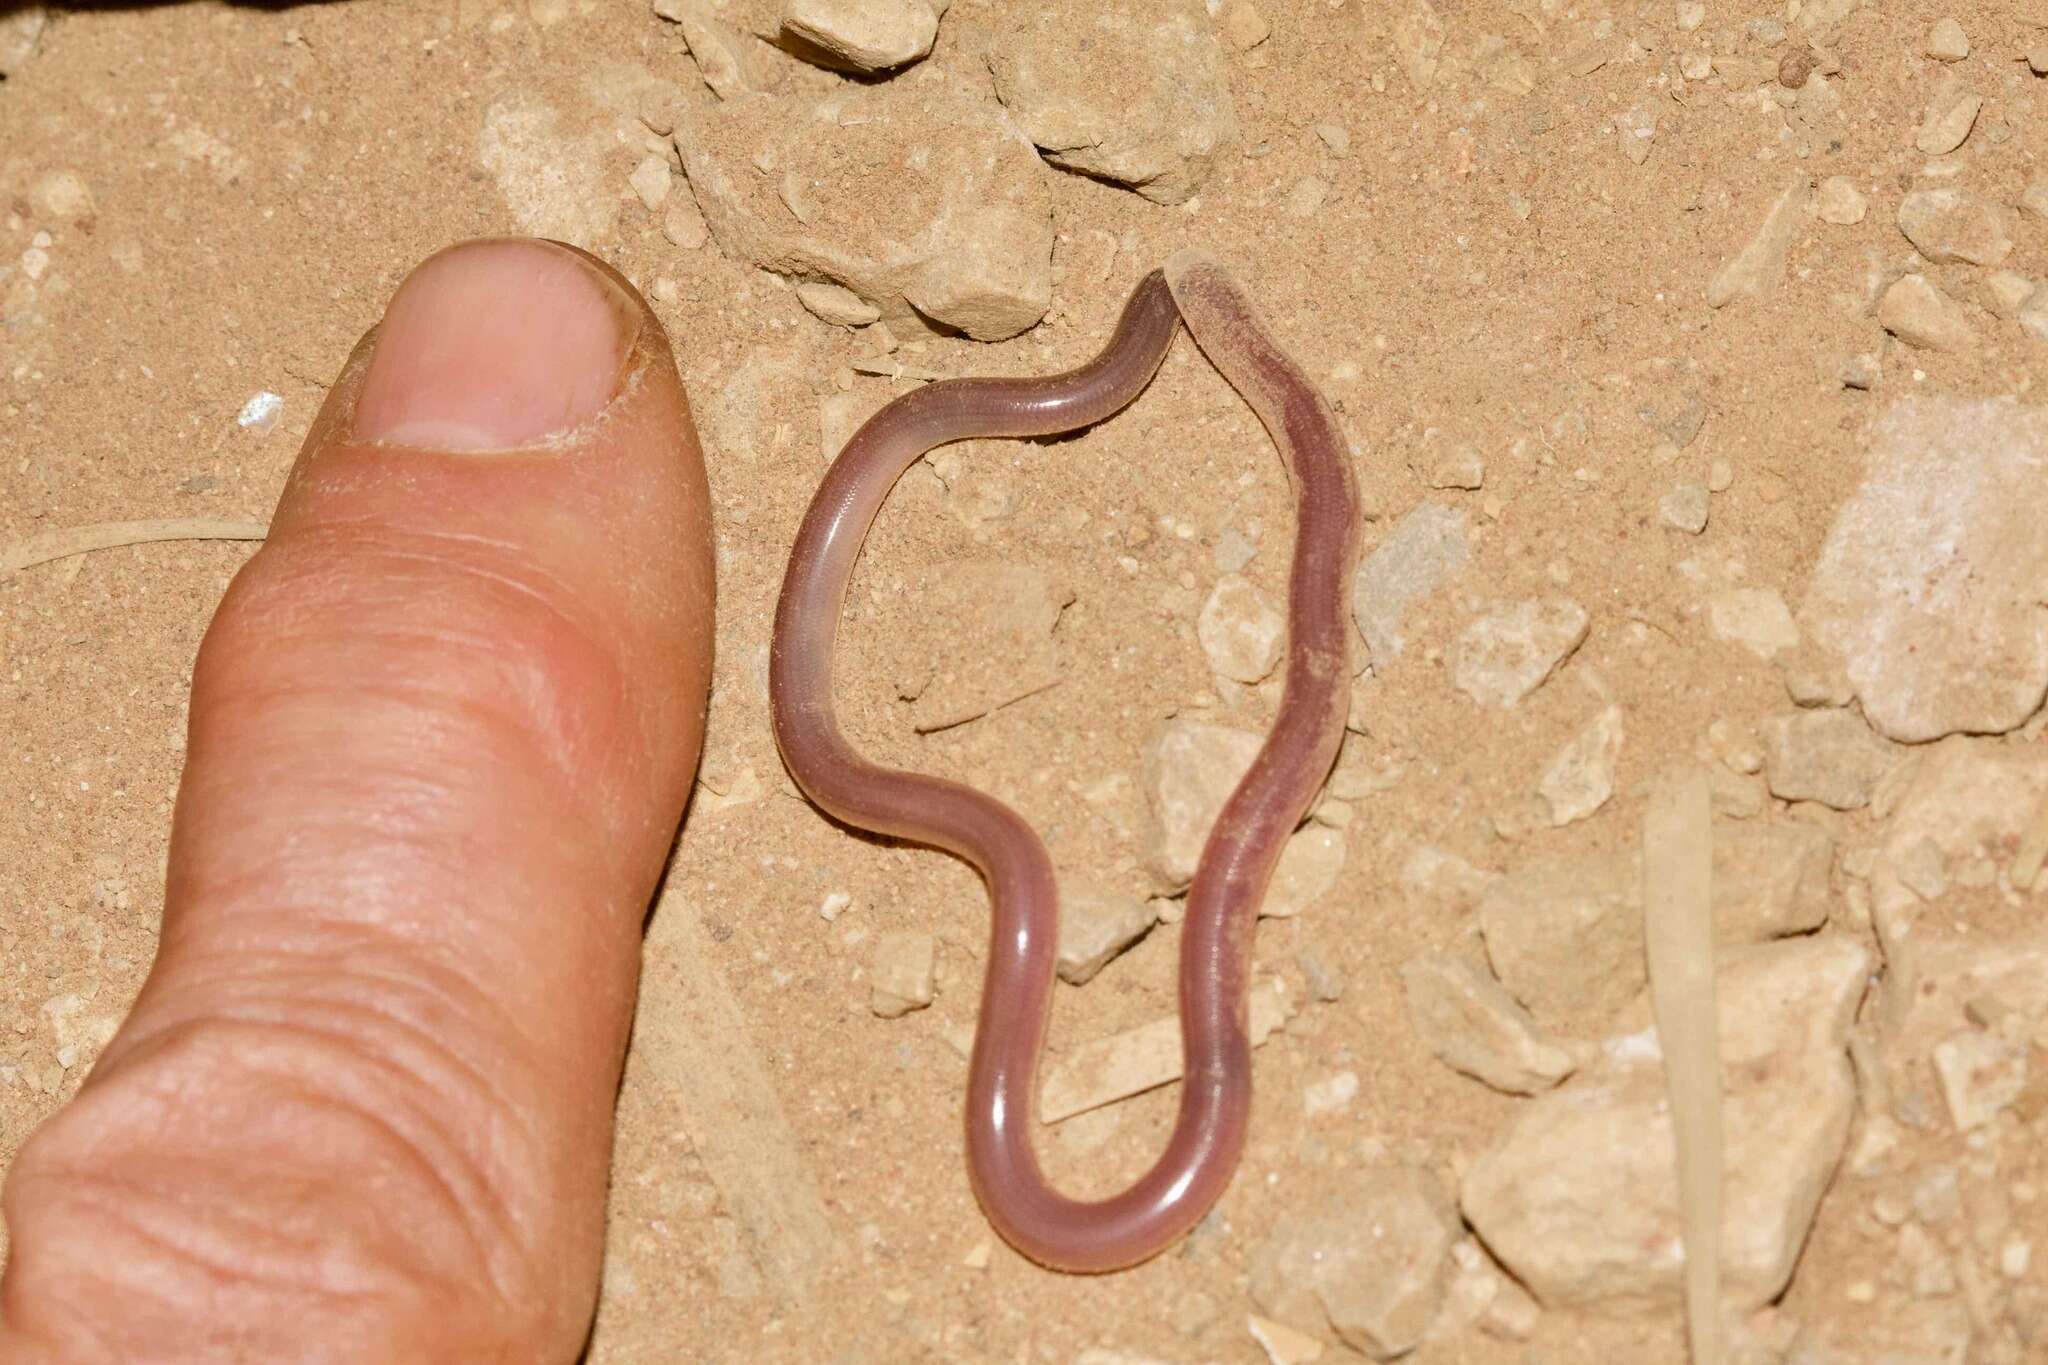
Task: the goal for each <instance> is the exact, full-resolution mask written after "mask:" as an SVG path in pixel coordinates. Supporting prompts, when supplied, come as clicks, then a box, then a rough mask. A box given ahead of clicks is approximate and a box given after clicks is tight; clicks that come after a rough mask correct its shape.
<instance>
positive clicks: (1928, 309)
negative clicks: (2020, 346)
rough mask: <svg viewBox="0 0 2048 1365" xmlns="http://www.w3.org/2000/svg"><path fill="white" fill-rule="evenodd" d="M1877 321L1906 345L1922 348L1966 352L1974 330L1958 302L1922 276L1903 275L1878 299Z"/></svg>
mask: <svg viewBox="0 0 2048 1365" xmlns="http://www.w3.org/2000/svg"><path fill="white" fill-rule="evenodd" d="M1877 320H1878V322H1879V323H1881V324H1882V325H1883V327H1884V329H1885V330H1886V331H1887V332H1890V333H1891V334H1892V335H1893V336H1895V337H1897V338H1898V339H1899V340H1901V341H1903V342H1905V343H1906V344H1907V345H1908V346H1914V347H1917V348H1919V349H1921V350H1924V351H1966V350H1969V349H1970V348H1971V347H1973V346H1975V345H1976V344H1977V329H1976V328H1975V327H1972V326H1971V325H1970V317H1969V314H1967V313H1965V312H1964V311H1963V307H1962V305H1961V304H1959V303H1957V302H1956V301H1955V300H1954V299H1952V298H1950V297H1949V296H1948V295H1947V294H1944V293H1943V292H1942V291H1941V289H1940V287H1939V286H1938V285H1936V284H1935V283H1934V282H1933V281H1932V280H1930V279H1928V278H1927V277H1926V276H1925V275H1902V276H1900V277H1899V279H1897V280H1896V281H1894V282H1893V284H1892V286H1891V287H1890V288H1889V289H1887V290H1885V291H1884V294H1883V295H1882V296H1881V297H1880V298H1879V299H1878V301H1877Z"/></svg>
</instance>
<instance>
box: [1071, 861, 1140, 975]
mask: <svg viewBox="0 0 2048 1365" xmlns="http://www.w3.org/2000/svg"><path fill="white" fill-rule="evenodd" d="M1158 922H1159V912H1158V911H1157V910H1155V909H1153V907H1152V906H1151V904H1150V903H1149V902H1146V901H1141V900H1139V899H1138V898H1137V897H1136V896H1125V895H1119V894H1118V893H1116V892H1113V891H1101V890H1097V889H1095V888H1093V887H1087V886H1077V887H1062V888H1061V890H1060V937H1059V974H1060V980H1062V981H1065V982H1067V983H1069V984H1070V985H1075V986H1079V985H1083V984H1085V983H1086V982H1088V981H1089V980H1091V979H1092V978H1093V977H1094V976H1095V974H1096V973H1097V972H1099V971H1101V970H1102V968H1103V967H1104V965H1105V964H1107V963H1108V962H1109V960H1110V959H1111V958H1113V957H1115V956H1116V955H1117V954H1118V953H1121V952H1122V951H1123V950H1124V949H1126V948H1128V947H1130V946H1131V945H1132V944H1133V943H1136V942H1137V941H1138V940H1139V939H1141V938H1143V937H1144V936H1145V935H1146V933H1147V932H1148V931H1149V930H1150V929H1151V928H1152V926H1153V925H1154V924H1156V923H1158Z"/></svg>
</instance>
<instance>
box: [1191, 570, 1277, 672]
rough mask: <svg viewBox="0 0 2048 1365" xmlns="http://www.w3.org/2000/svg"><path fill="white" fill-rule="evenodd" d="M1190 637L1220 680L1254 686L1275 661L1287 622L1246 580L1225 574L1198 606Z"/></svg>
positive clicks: (1268, 599) (1261, 593)
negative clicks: (1221, 678) (1199, 645)
mask: <svg viewBox="0 0 2048 1365" xmlns="http://www.w3.org/2000/svg"><path fill="white" fill-rule="evenodd" d="M1195 636H1196V638H1197V639H1199V640H1200V641H1201V642H1202V652H1203V653H1204V654H1207V655H1208V656H1209V667H1211V668H1213V669H1215V670H1216V671H1217V672H1218V673H1221V674H1222V675H1223V676H1224V677H1226V678H1235V679H1236V680H1237V681H1238V682H1241V683H1255V682H1258V681H1260V680H1262V679H1263V678H1264V677H1265V676H1266V675H1267V674H1268V673H1271V672H1272V671H1273V665H1275V664H1277V663H1279V662H1280V646H1281V643H1282V641H1284V640H1285V639H1286V638H1287V618H1286V617H1285V616H1282V615H1281V614H1280V610H1279V608H1277V607H1275V606H1274V605H1273V602H1272V599H1271V598H1269V597H1267V596H1266V594H1265V593H1263V592H1261V591H1260V590H1259V588H1258V587H1257V586H1256V585H1255V584H1253V583H1252V581H1251V580H1250V579H1248V578H1245V577H1244V576H1243V575H1241V574H1225V575H1224V576H1223V577H1222V578H1220V579H1218V580H1217V581H1216V586H1215V588H1214V589H1213V590H1212V591H1211V592H1210V593H1209V600H1208V601H1207V602H1204V603H1203V604H1202V614H1201V616H1200V617H1199V618H1197V620H1196V623H1195Z"/></svg>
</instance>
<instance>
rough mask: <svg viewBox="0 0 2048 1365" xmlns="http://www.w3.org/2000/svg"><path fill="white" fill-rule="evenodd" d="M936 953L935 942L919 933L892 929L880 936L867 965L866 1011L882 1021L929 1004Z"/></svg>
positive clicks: (895, 1017)
mask: <svg viewBox="0 0 2048 1365" xmlns="http://www.w3.org/2000/svg"><path fill="white" fill-rule="evenodd" d="M936 952H937V944H936V942H935V941H934V940H933V938H932V936H931V935H930V934H927V933H925V932H923V931H922V930H917V929H892V930H890V931H889V932H888V933H885V934H883V935H882V936H881V938H879V939H877V940H876V942H875V954H874V957H873V958H872V959H870V962H869V968H868V970H869V976H870V980H871V984H872V990H871V992H870V995H869V1000H868V1008H870V1009H872V1010H873V1011H874V1012H875V1013H876V1014H878V1015H880V1016H881V1017H882V1018H884V1019H897V1018H901V1017H902V1016H903V1015H906V1014H908V1013H910V1012H911V1011H912V1010H921V1009H923V1008H924V1007H925V1006H927V1005H929V1004H931V1002H932V970H933V959H934V957H935V955H936Z"/></svg>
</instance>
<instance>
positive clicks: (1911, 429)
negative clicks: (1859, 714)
mask: <svg viewBox="0 0 2048 1365" xmlns="http://www.w3.org/2000/svg"><path fill="white" fill-rule="evenodd" d="M2044 464H2048V407H2022V406H2020V405H2019V404H2017V403H2014V402H2012V401H2011V400H2009V399H1991V400H1985V401H1968V400H1961V399H1946V398H1939V399H1914V400H1907V401H1904V402H1901V403H1898V404H1896V405H1894V406H1893V407H1892V408H1891V409H1890V410H1888V411H1887V412H1886V413H1885V414H1884V416H1883V417H1882V418H1880V419H1879V421H1878V422H1877V424H1876V426H1875V427H1874V429H1873V431H1872V434H1871V453H1870V457H1869V460H1868V462H1867V463H1866V466H1865V471H1864V476H1863V482H1862V483H1861V485H1859V487H1858V488H1857V490H1856V491H1855V493H1853V494H1852V495H1851V496H1850V498H1849V500H1848V501H1847V502H1845V503H1844V504H1843V505H1842V508H1841V510H1840V512H1838V513H1837V514H1836V517H1835V523H1834V526H1833V528H1832V529H1831V530H1830V531H1829V533H1828V537H1827V540H1826V542H1825V543H1824V544H1823V545H1822V547H1821V554H1820V562H1819V564H1818V565H1816V566H1815V568H1814V571H1813V579H1812V583H1811V585H1810V586H1809V587H1808V589H1807V596H1806V601H1805V603H1804V604H1803V606H1802V609H1801V611H1802V616H1803V618H1804V620H1805V623H1806V627H1807V631H1808V633H1809V634H1810V635H1811V636H1812V637H1813V639H1814V640H1816V641H1817V642H1818V643H1820V644H1821V645H1823V646H1824V647H1826V648H1827V649H1828V650H1830V651H1832V652H1833V653H1836V654H1838V655H1840V656H1841V658H1842V659H1843V661H1844V664H1845V667H1846V670H1847V673H1848V679H1849V683H1850V685H1851V687H1853V688H1854V690H1855V694H1856V696H1857V698H1858V700H1860V701H1861V703H1862V706H1863V713H1864V715H1865V716H1867V717H1868V718H1869V720H1870V722H1871V724H1872V725H1874V726H1876V727H1877V728H1878V730H1880V731H1881V732H1883V733H1884V734H1886V735H1888V736H1890V737H1891V738H1893V739H1896V740H1900V741H1904V742H1908V743H1915V742H1919V741H1923V740H1929V739H1935V738H1939V737H1940V736H1942V735H1946V734H1953V733H1956V732H1958V731H1967V732H1971V733H1993V734H1995V733H2001V732H2003V731H2007V730H2010V729H2012V728H2014V727H2015V726H2017V725H2019V724H2021V723H2022V722H2024V721H2025V720H2026V719H2027V718H2028V717H2029V716H2031V715H2033V713H2034V712H2035V711H2036V710H2038V709H2039V708H2040V706H2041V702H2042V699H2043V696H2044V695H2048V613H2044V612H2043V611H2042V610H2041V608H2040V605H2039V604H2040V603H2041V602H2042V601H2043V600H2044V594H2048V537H2043V536H2042V535H2041V534H2040V527H2039V518H2038V517H2037V516H2036V515H2035V513H2036V510H2037V508H2036V499H2037V496H2038V494H2039V490H2040V487H2041V470H2042V468H2043V466H2044Z"/></svg>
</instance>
